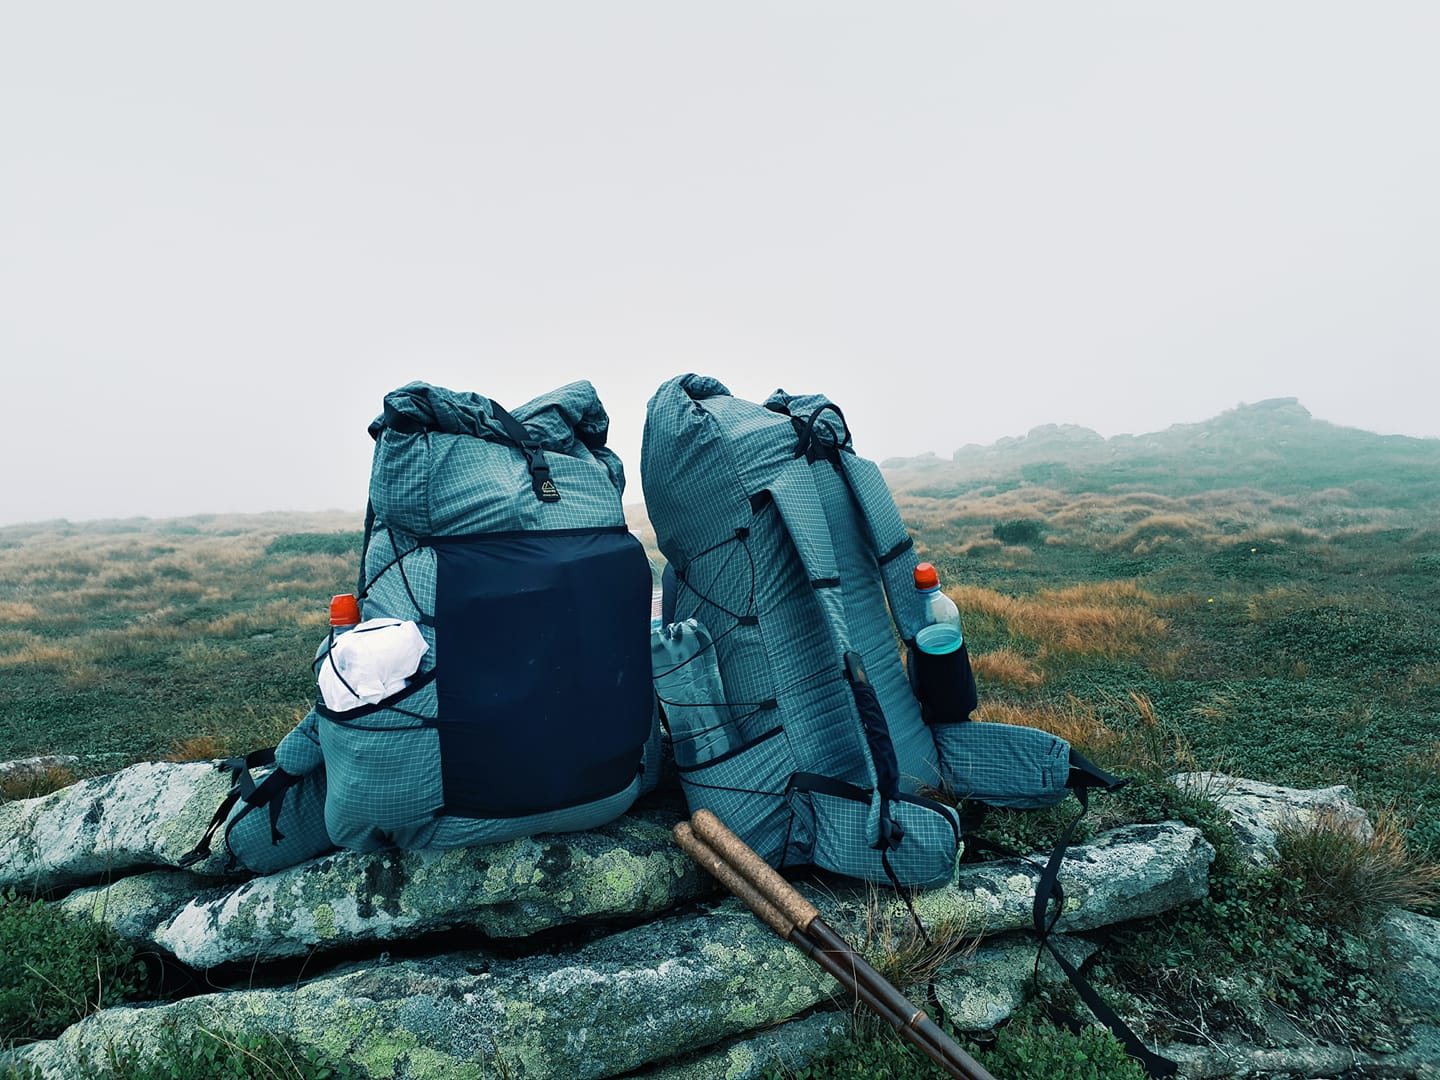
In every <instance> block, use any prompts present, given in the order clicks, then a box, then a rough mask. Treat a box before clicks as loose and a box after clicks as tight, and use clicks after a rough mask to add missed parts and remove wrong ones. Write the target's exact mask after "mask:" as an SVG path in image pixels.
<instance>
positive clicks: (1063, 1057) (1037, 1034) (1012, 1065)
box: [975, 1016, 1145, 1080]
mask: <svg viewBox="0 0 1440 1080" xmlns="http://www.w3.org/2000/svg"><path fill="white" fill-rule="evenodd" d="M975 1056H976V1059H977V1060H978V1061H980V1063H981V1064H983V1065H984V1066H985V1067H986V1068H987V1069H989V1070H990V1072H992V1073H994V1074H995V1075H996V1076H1003V1077H1005V1078H1006V1080H1144V1078H1145V1070H1144V1069H1143V1068H1141V1066H1140V1063H1139V1062H1137V1061H1135V1060H1134V1059H1133V1058H1131V1057H1129V1056H1128V1055H1126V1053H1125V1048H1124V1047H1123V1046H1121V1045H1120V1043H1119V1042H1118V1041H1117V1040H1116V1039H1115V1037H1114V1036H1113V1035H1111V1034H1110V1033H1109V1032H1108V1031H1106V1030H1105V1029H1103V1028H1099V1027H1084V1028H1081V1029H1080V1030H1079V1031H1073V1032H1072V1031H1069V1030H1067V1029H1065V1028H1060V1027H1056V1026H1055V1025H1053V1024H1051V1023H1049V1022H1047V1021H1044V1020H1040V1019H1036V1018H1033V1017H1026V1016H1020V1017H1016V1018H1014V1019H1012V1020H1011V1021H1010V1022H1009V1023H1007V1024H1006V1025H1005V1026H1004V1027H1002V1028H999V1029H998V1030H996V1032H995V1036H994V1042H993V1044H992V1045H991V1046H990V1047H989V1048H988V1049H985V1050H978V1049H977V1050H976V1051H975Z"/></svg>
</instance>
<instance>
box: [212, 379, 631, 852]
mask: <svg viewBox="0 0 1440 1080" xmlns="http://www.w3.org/2000/svg"><path fill="white" fill-rule="evenodd" d="M608 427H609V418H608V416H607V415H606V413H605V410H604V407H603V406H602V405H601V403H600V400H599V398H598V397H597V396H596V393H595V390H594V388H593V387H592V386H591V385H590V384H589V383H588V382H576V383H571V384H569V385H567V386H563V387H560V388H559V389H557V390H555V391H552V392H551V393H548V394H545V395H542V396H540V397H537V398H535V399H533V400H531V401H529V402H527V403H526V404H524V405H522V406H520V407H519V408H517V409H516V410H515V412H514V415H513V416H512V415H511V414H510V413H509V412H507V411H506V410H505V409H504V408H502V407H501V406H500V405H499V404H498V403H497V402H495V401H493V400H491V399H489V398H485V397H481V396H480V395H478V394H472V393H459V392H456V391H452V390H447V389H444V388H442V387H437V386H432V385H429V384H427V383H423V382H414V383H409V384H407V385H405V386H402V387H400V388H399V389H397V390H395V391H393V392H391V393H390V394H387V395H386V396H385V400H384V409H383V411H382V413H381V414H380V416H378V417H377V418H376V419H375V421H374V422H373V423H372V424H371V425H370V428H369V432H370V435H371V437H372V438H373V439H374V442H375V449H374V458H373V462H372V467H371V477H370V491H369V506H368V509H367V513H366V521H365V540H364V550H363V553H362V556H361V567H360V575H359V583H358V585H357V590H356V592H357V596H358V600H359V607H360V612H361V616H362V618H363V620H364V621H363V622H361V623H360V625H359V626H358V627H357V628H356V629H351V630H349V631H348V633H346V634H344V635H342V636H340V637H335V636H334V635H332V636H331V637H329V638H327V640H326V641H324V642H322V644H321V648H320V651H319V652H318V654H317V655H316V658H315V670H316V673H317V676H318V677H320V684H321V687H322V689H323V688H324V687H325V686H326V677H327V676H330V675H332V674H336V673H338V672H340V670H341V668H340V666H339V665H338V664H337V663H336V661H335V656H336V655H338V654H339V653H340V652H342V647H343V648H344V649H347V650H348V649H349V648H350V646H353V645H355V644H357V640H358V639H356V638H354V637H352V636H353V635H361V634H364V633H367V632H368V631H369V629H370V628H371V627H373V626H376V625H377V624H380V623H384V624H401V625H406V626H407V628H409V632H410V633H411V634H412V635H413V634H414V633H415V631H416V630H417V629H418V633H419V635H420V637H422V638H423V652H422V653H421V655H420V658H419V661H418V665H417V666H416V668H415V669H414V670H413V671H410V672H409V673H408V674H407V676H406V677H405V678H404V679H403V680H401V681H396V682H394V683H393V684H391V683H385V682H383V681H382V683H381V685H382V686H384V687H387V688H391V689H389V690H388V692H386V693H385V694H384V695H383V696H380V697H378V698H377V697H376V695H375V694H369V695H366V694H363V693H356V694H353V695H352V698H350V699H347V700H346V701H345V703H344V705H343V706H338V705H333V704H327V702H326V700H325V698H324V697H323V696H322V697H321V698H319V699H317V701H316V703H315V705H314V707H313V708H312V709H311V710H310V711H309V713H308V714H307V715H306V716H305V717H304V719H302V720H301V721H300V723H299V724H298V725H297V726H296V727H295V729H294V730H292V731H291V732H290V733H289V734H288V735H286V736H285V738H284V739H283V740H282V741H281V742H280V744H279V745H278V746H277V747H276V748H275V749H274V751H273V755H272V754H270V753H269V752H266V751H262V752H259V753H258V754H257V755H252V758H253V760H252V759H245V760H242V761H240V762H239V765H240V766H241V767H240V768H238V770H237V771H236V773H235V775H236V788H235V790H234V791H233V792H232V796H233V797H232V798H231V799H230V800H229V801H228V804H227V805H226V806H223V807H222V809H221V811H220V812H219V813H218V814H217V818H219V819H220V820H219V821H217V822H216V823H213V824H212V826H211V829H210V831H209V832H207V834H206V839H205V840H204V841H202V844H201V846H200V847H199V848H197V849H196V852H195V853H192V855H194V856H195V858H194V860H192V861H197V860H198V859H199V858H200V857H203V855H204V854H206V853H208V847H209V841H210V838H211V836H212V835H213V833H214V832H215V830H216V829H217V828H218V827H219V824H220V823H224V824H225V825H226V837H227V844H228V848H229V851H230V854H231V860H232V863H234V864H235V865H237V866H238V867H240V868H245V869H249V870H253V871H257V872H269V871H271V870H274V869H278V868H279V867H280V866H284V865H291V864H293V863H295V862H299V861H301V860H303V859H305V858H309V857H313V856H314V855H318V854H322V853H323V852H325V851H327V850H330V849H331V848H333V847H337V846H338V847H342V848H347V849H351V850H359V851H368V850H374V849H378V848H382V847H400V848H407V849H409V848H448V847H463V846H470V845H475V844H484V843H494V842H497V841H501V840H507V839H512V838H515V837H519V836H528V835H532V834H535V833H541V832H568V831H576V830H583V829H588V828H593V827H596V826H599V825H602V824H604V823H606V822H609V821H611V820H613V819H615V818H617V817H619V816H620V815H621V814H623V813H624V812H625V811H626V810H628V809H629V808H630V806H631V804H632V803H633V802H634V801H635V799H636V798H638V797H639V795H640V794H642V793H643V792H645V791H648V790H649V789H650V788H652V787H654V786H655V783H656V779H657V777H658V771H659V765H660V732H659V726H658V715H657V712H656V708H655V701H654V694H653V689H652V685H651V665H650V653H649V641H648V637H647V634H648V628H649V623H650V619H649V614H650V604H651V595H652V587H651V569H650V563H649V560H648V559H647V558H646V555H645V552H644V549H643V547H642V545H641V543H640V541H639V539H638V538H637V537H636V536H634V535H633V534H632V533H631V532H630V530H629V528H628V527H627V525H626V522H625V515H624V510H623V508H622V506H621V494H622V492H623V491H624V486H625V474H624V469H623V467H622V465H621V463H620V460H619V458H618V457H617V456H616V455H615V454H614V452H613V451H611V450H610V449H609V448H608V447H607V446H606V445H605V444H606V436H607V433H608ZM377 637H378V635H377ZM327 665H329V668H328V670H327ZM348 670H350V671H352V672H353V671H354V670H356V669H353V668H352V669H348ZM331 681H332V682H333V681H335V680H331ZM338 681H339V683H341V684H343V685H344V686H345V688H346V689H348V690H352V691H356V690H359V689H362V688H358V687H352V686H350V683H349V682H347V681H346V678H345V676H344V675H339V677H338ZM372 698H374V700H371V699H372ZM236 764H237V763H236V762H227V763H224V766H223V767H227V768H235V767H236ZM261 807H263V808H265V811H266V812H265V813H263V814H262V813H258V812H257V811H258V809H259V808H261Z"/></svg>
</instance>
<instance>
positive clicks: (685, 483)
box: [640, 375, 1114, 886]
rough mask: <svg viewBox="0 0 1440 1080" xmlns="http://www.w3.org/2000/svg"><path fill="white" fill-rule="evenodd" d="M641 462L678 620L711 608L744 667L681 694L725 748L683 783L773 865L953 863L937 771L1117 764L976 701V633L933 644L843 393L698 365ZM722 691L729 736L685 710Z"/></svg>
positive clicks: (916, 880)
mask: <svg viewBox="0 0 1440 1080" xmlns="http://www.w3.org/2000/svg"><path fill="white" fill-rule="evenodd" d="M640 467H641V474H642V481H643V484H644V489H645V502H646V508H647V510H648V513H649V516H650V520H651V523H652V524H653V526H654V528H655V534H656V538H657V542H658V544H659V547H660V550H661V552H662V553H663V554H664V555H665V558H666V559H667V560H668V562H669V564H670V568H671V569H673V571H674V575H675V580H676V587H675V598H674V611H673V620H675V621H680V620H686V619H692V618H693V619H695V620H696V621H697V623H698V624H699V625H700V626H703V628H704V629H705V631H706V637H705V639H704V640H707V641H710V642H713V646H712V647H713V652H714V657H713V659H714V661H715V663H716V664H717V666H718V668H719V673H720V683H721V685H722V686H723V694H724V701H723V702H721V703H715V702H694V701H675V700H664V699H663V698H662V700H661V702H660V707H661V710H662V713H663V715H664V717H665V719H666V722H667V725H668V727H669V729H670V732H671V736H672V739H687V738H697V739H701V740H703V743H704V745H705V747H706V748H707V749H708V748H717V749H720V750H721V752H718V753H715V754H713V755H712V756H709V757H708V758H706V757H703V756H702V757H701V758H700V759H699V760H696V761H694V762H693V763H692V764H688V765H686V766H684V767H682V768H681V769H680V781H681V785H682V787H683V789H684V792H685V796H686V800H687V802H688V804H689V806H690V809H691V810H692V811H694V810H697V809H700V808H702V807H703V808H705V809H709V810H711V811H712V812H714V813H715V814H716V815H717V816H718V817H719V818H720V819H721V820H722V821H724V822H725V823H726V824H727V825H728V826H729V827H730V828H731V829H732V830H733V831H734V832H735V833H737V834H738V835H739V836H740V837H741V838H742V839H744V840H745V841H746V843H748V844H749V845H750V846H751V847H752V848H754V849H755V850H756V852H757V853H759V854H760V856H761V857H762V858H764V859H765V860H766V861H768V862H769V863H771V865H773V866H777V867H799V866H807V865H814V866H818V867H821V868H823V869H826V870H830V871H834V872H836V873H840V874H845V875H848V876H851V877H857V878H862V879H865V880H872V881H885V880H889V881H892V882H894V883H896V884H901V885H915V886H930V885H937V884H943V883H945V882H948V881H949V880H950V879H951V878H952V877H953V874H954V870H955V863H956V859H957V857H958V854H959V850H960V847H961V822H960V819H959V817H958V815H957V813H956V811H955V810H954V809H953V808H952V807H951V806H950V805H947V803H948V802H949V800H948V799H947V801H946V802H944V803H942V802H939V801H936V800H935V799H932V798H929V797H927V796H926V794H925V792H926V791H929V790H936V791H944V792H946V793H948V795H949V796H951V797H953V798H956V799H968V800H973V801H975V802H980V803H986V804H989V805H1004V806H1014V807H1041V806H1050V805H1054V804H1056V803H1058V802H1060V801H1061V800H1063V799H1064V798H1065V797H1066V795H1067V793H1068V792H1069V791H1070V790H1071V787H1072V785H1079V784H1083V783H1085V782H1087V779H1086V778H1087V776H1088V777H1096V776H1104V774H1102V773H1099V771H1098V770H1095V771H1094V773H1090V774H1087V773H1086V772H1085V771H1084V769H1083V768H1080V769H1076V768H1073V767H1075V766H1077V765H1079V764H1080V762H1083V759H1079V758H1078V755H1074V754H1072V752H1071V749H1070V747H1069V745H1068V744H1067V743H1066V742H1065V740H1063V739H1060V738H1058V737H1056V736H1054V735H1051V734H1049V733H1048V732H1043V731H1038V730H1035V729H1032V728H1025V727H1017V726H1012V725H1008V724H987V723H977V722H974V721H971V720H970V719H969V718H968V717H969V713H970V711H971V709H973V708H974V706H975V688H974V678H973V675H972V674H971V671H970V662H969V656H968V653H967V652H966V651H965V650H964V649H963V648H962V649H961V650H960V651H959V652H956V653H952V654H950V655H949V656H948V657H944V658H930V657H926V658H925V659H926V661H927V663H926V664H924V665H916V664H915V662H914V660H915V657H916V653H915V652H914V651H913V647H914V641H915V635H916V633H917V631H918V630H919V629H920V627H921V626H922V625H923V620H924V613H923V606H922V601H921V600H920V598H919V596H918V595H917V593H916V591H915V588H914V585H913V574H914V569H915V566H916V564H917V561H918V560H917V556H916V554H915V551H914V547H913V544H912V543H911V540H910V536H909V533H908V532H907V531H906V529H905V526H904V524H903V522H902V521H901V519H900V515H899V513H898V511H897V510H896V508H895V503H894V500H893V499H892V497H891V495H890V492H889V490H888V488H887V487H886V485H885V482H884V478H883V477H882V476H881V474H880V471H879V469H878V468H877V467H876V466H875V465H874V463H872V462H870V461H868V460H866V459H864V458H862V457H860V456H858V455H857V454H856V453H855V452H854V448H853V446H852V444H851V437H850V432H849V429H848V428H847V426H846V424H845V420H844V417H843V415H842V414H841V412H840V410H839V409H838V408H837V407H836V406H835V405H834V404H833V403H831V402H830V401H828V400H827V399H826V398H824V397H821V396H818V395H811V396H795V395H789V394H786V393H784V392H783V391H777V392H776V393H775V394H773V395H772V396H771V397H770V398H769V399H768V400H767V401H766V402H765V403H764V405H763V406H762V405H756V404H753V403H751V402H748V401H743V400H741V399H738V398H735V397H733V396H731V394H730V393H729V391H728V390H727V389H726V388H725V387H724V386H723V385H721V384H720V383H719V382H718V381H716V380H715V379H712V378H708V377H704V376H698V375H684V376H680V377H677V378H675V379H672V380H670V381H669V382H666V383H665V384H664V385H663V386H661V387H660V389H659V390H658V391H657V392H656V393H655V395H654V396H653V397H652V398H651V400H650V403H649V407H648V410H647V415H646V422H645V434H644V443H643V446H642V450H641V459H640ZM901 643H903V646H904V648H905V649H906V650H907V651H910V656H911V658H912V662H911V664H909V665H907V664H906V663H904V662H903V661H902V658H901V649H900V645H901ZM932 661H933V666H931V663H930V662H932ZM912 670H913V676H912ZM917 694H918V696H917ZM922 699H924V700H925V701H926V702H927V705H926V707H925V710H924V714H923V716H922ZM717 704H718V705H720V706H721V713H720V715H721V717H722V720H723V722H724V723H725V724H726V725H728V726H729V730H728V732H726V733H725V736H724V737H723V738H718V739H717V738H715V737H714V732H712V731H699V732H697V731H694V730H692V729H691V727H690V725H688V724H687V723H686V718H687V711H688V710H692V709H696V708H704V710H705V714H706V715H707V716H714V715H715V706H716V705H717ZM680 757H682V755H681V754H679V753H678V750H677V758H680ZM1085 764H1086V765H1088V763H1085ZM1072 774H1073V775H1072ZM1106 781H1109V782H1112V783H1113V782H1114V778H1113V777H1105V779H1104V780H1098V779H1094V780H1093V781H1091V782H1100V783H1105V782H1106ZM1107 786H1108V785H1107ZM1082 790H1083V788H1082Z"/></svg>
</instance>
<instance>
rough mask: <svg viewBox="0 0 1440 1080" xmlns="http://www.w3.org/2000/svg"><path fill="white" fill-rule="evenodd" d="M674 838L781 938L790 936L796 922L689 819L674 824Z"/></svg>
mask: <svg viewBox="0 0 1440 1080" xmlns="http://www.w3.org/2000/svg"><path fill="white" fill-rule="evenodd" d="M675 841H676V843H678V844H679V845H680V846H681V847H682V848H684V849H685V851H686V853H687V854H689V856H690V857H691V858H692V859H694V860H695V861H696V862H697V863H699V864H700V865H701V866H703V867H704V868H705V869H706V870H708V871H710V873H711V874H712V875H714V876H715V878H716V879H717V880H718V881H719V882H720V884H722V885H724V886H725V887H726V888H727V889H729V890H730V891H731V892H732V893H734V894H735V895H736V896H738V897H739V898H740V899H741V900H743V901H744V902H745V906H746V907H748V908H749V909H750V910H751V911H753V912H754V913H755V916H756V918H758V919H759V920H760V921H761V922H763V923H764V924H765V925H766V926H768V927H770V929H771V930H774V931H775V933H777V934H779V935H780V936H781V937H782V938H785V939H787V940H789V939H790V937H791V935H792V934H793V933H794V932H795V923H794V922H793V921H792V920H791V919H788V918H786V917H785V913H784V912H783V911H781V910H780V909H779V908H777V907H776V906H775V905H774V904H772V903H770V901H769V900H767V899H765V897H763V896H761V895H760V892H759V890H758V889H756V888H755V886H754V885H751V884H750V882H748V881H746V880H745V879H744V878H743V877H741V876H740V875H739V874H738V873H736V871H735V869H734V868H733V867H731V866H730V864H729V863H727V862H726V861H725V860H724V858H722V857H721V856H720V854H719V853H718V852H716V851H715V849H714V848H712V847H711V846H710V845H709V844H707V843H706V842H705V841H704V840H702V839H701V838H700V837H698V836H696V835H695V831H694V830H693V829H692V828H691V827H690V823H689V822H688V821H682V822H680V824H679V825H676V826H675Z"/></svg>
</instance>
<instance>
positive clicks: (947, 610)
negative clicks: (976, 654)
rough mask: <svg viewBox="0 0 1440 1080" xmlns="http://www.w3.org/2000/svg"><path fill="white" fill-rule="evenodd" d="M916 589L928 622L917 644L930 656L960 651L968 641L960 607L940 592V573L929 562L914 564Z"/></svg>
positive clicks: (922, 629)
mask: <svg viewBox="0 0 1440 1080" xmlns="http://www.w3.org/2000/svg"><path fill="white" fill-rule="evenodd" d="M915 591H916V592H917V593H919V594H920V599H921V602H922V603H923V604H924V605H925V625H924V626H922V627H921V628H920V631H919V632H918V633H917V634H916V635H915V645H916V647H917V648H918V649H919V650H920V651H921V652H923V653H929V654H930V655H931V656H944V655H945V654H946V653H953V652H956V651H958V650H959V648H960V646H961V645H962V644H963V643H964V641H965V635H964V634H963V633H962V632H961V630H960V609H959V608H957V607H956V606H955V601H954V600H951V599H950V598H949V597H948V596H946V595H945V594H944V593H943V592H941V591H940V575H939V574H937V573H936V572H935V567H933V566H931V565H930V564H929V563H928V562H922V563H921V564H920V565H919V566H917V567H915Z"/></svg>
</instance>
